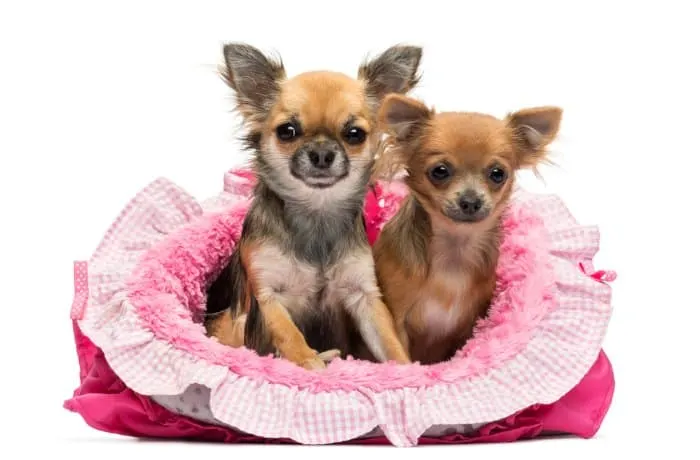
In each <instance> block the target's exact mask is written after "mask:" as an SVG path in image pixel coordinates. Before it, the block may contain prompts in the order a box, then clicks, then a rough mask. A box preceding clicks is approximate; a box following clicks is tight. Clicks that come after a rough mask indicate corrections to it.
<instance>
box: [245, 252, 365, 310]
mask: <svg viewBox="0 0 700 460" xmlns="http://www.w3.org/2000/svg"><path fill="white" fill-rule="evenodd" d="M252 268H253V272H254V276H255V277H256V278H255V279H256V284H257V286H258V289H259V295H261V296H272V297H273V298H275V300H278V301H279V302H280V303H281V304H282V305H283V306H284V307H285V308H287V309H288V310H290V311H294V310H297V309H306V308H309V307H311V308H337V307H345V308H347V309H357V308H361V306H362V305H363V304H365V303H366V302H363V300H364V299H365V298H366V297H367V295H369V294H372V293H374V292H375V291H376V290H377V288H376V284H377V283H376V279H375V273H374V265H373V261H372V256H371V254H370V253H369V252H368V251H367V252H357V253H353V254H349V255H348V256H347V257H345V258H343V259H342V260H341V261H339V262H338V263H337V264H335V265H334V266H332V267H330V268H327V269H325V270H322V269H321V268H320V267H317V266H315V265H312V264H308V263H305V262H303V261H300V260H297V259H295V258H293V257H290V256H289V255H288V254H283V253H282V252H281V251H280V250H279V249H277V248H275V247H272V246H269V247H263V248H261V249H259V250H258V251H256V252H255V254H254V256H253V260H252ZM319 293H320V294H321V295H320V296H319Z"/></svg>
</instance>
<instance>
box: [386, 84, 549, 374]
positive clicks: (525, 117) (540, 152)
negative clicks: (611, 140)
mask: <svg viewBox="0 0 700 460" xmlns="http://www.w3.org/2000/svg"><path fill="white" fill-rule="evenodd" d="M561 114H562V111H561V109H559V108H557V107H537V108H530V109H525V110H521V111H518V112H515V113H512V114H509V115H508V116H506V117H505V119H499V118H495V117H492V116H490V115H486V114H480V113H460V112H456V113H455V112H444V113H436V112H435V111H434V109H429V108H428V107H427V106H425V105H424V104H423V103H422V102H420V101H418V100H415V99H412V98H408V97H406V96H404V95H390V96H388V97H387V98H385V100H384V103H383V104H382V106H381V108H380V112H379V121H380V124H381V125H382V126H383V127H384V128H383V129H386V130H387V132H388V133H389V136H388V140H387V143H386V148H385V150H384V152H383V154H382V155H380V156H379V158H378V159H377V163H376V171H375V172H376V174H378V175H383V174H388V175H389V176H390V177H391V176H393V175H394V174H395V173H396V172H397V171H399V170H400V169H403V173H404V175H405V183H406V185H407V187H408V189H409V190H410V194H409V195H408V197H407V198H406V199H405V201H404V203H402V206H401V208H400V210H399V211H398V212H397V214H396V215H395V216H394V217H393V218H392V219H391V220H390V221H389V222H387V224H386V225H385V226H384V228H383V229H382V232H381V234H380V236H379V237H378V240H377V242H376V243H375V245H374V247H373V252H374V257H375V264H376V269H377V277H378V280H379V286H380V289H381V290H382V292H383V295H384V299H385V302H386V304H387V306H388V307H389V309H390V310H391V312H392V316H393V317H394V321H395V326H396V329H397V333H398V335H399V339H400V340H401V342H402V344H403V345H404V347H405V348H406V349H407V350H408V351H409V356H410V358H411V360H413V361H418V362H420V363H423V364H431V363H436V362H441V361H445V360H448V359H450V358H451V357H453V356H454V354H455V353H456V352H457V351H458V350H459V349H460V348H462V347H463V346H464V344H465V343H466V341H467V340H468V339H469V338H470V337H471V336H472V334H473V329H474V326H475V323H476V322H477V321H478V319H479V318H483V317H484V316H485V315H487V314H488V310H489V306H490V304H491V299H492V295H493V292H494V289H495V284H496V264H497V261H498V255H499V245H500V226H499V223H500V217H501V215H502V211H503V209H504V207H505V206H506V205H507V203H508V201H509V197H510V196H511V193H512V190H513V184H514V180H515V173H516V171H517V170H519V169H521V168H526V167H535V166H537V165H538V164H539V163H540V162H541V161H543V160H545V158H546V153H547V152H546V149H547V146H548V144H550V143H551V142H552V141H553V140H554V138H555V137H556V135H557V132H558V130H559V124H560V119H561Z"/></svg>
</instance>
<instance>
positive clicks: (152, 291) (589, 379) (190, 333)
mask: <svg viewBox="0 0 700 460" xmlns="http://www.w3.org/2000/svg"><path fill="white" fill-rule="evenodd" d="M254 181H255V178H254V177H253V175H252V173H251V172H250V171H249V170H247V169H237V170H233V171H230V172H229V173H228V174H226V176H225V180H224V190H223V191H222V193H221V194H219V195H217V196H215V197H212V198H211V199H209V200H205V201H203V202H201V203H200V202H197V201H196V200H195V199H194V198H193V197H191V196H190V195H188V194H187V193H186V192H184V191H183V190H182V189H180V188H179V187H177V186H175V185H174V184H172V183H170V182H169V181H167V180H165V179H159V180H157V181H155V182H153V183H152V184H150V185H149V186H148V187H146V188H145V189H144V190H143V191H142V192H141V193H139V194H138V195H137V196H136V197H135V198H134V199H133V200H132V201H131V202H130V203H129V204H128V205H127V206H126V207H125V209H124V210H123V211H122V213H121V214H120V215H119V217H118V218H117V220H116V221H115V223H114V224H113V225H112V227H111V228H110V230H109V231H108V232H107V234H106V235H105V237H104V239H103V241H102V243H101V244H100V246H99V247H98V248H97V250H96V251H95V253H94V254H93V256H92V257H91V258H90V260H88V261H84V262H77V263H76V264H75V268H74V270H75V290H76V293H75V299H74V303H73V305H72V308H71V319H72V320H73V323H74V330H75V334H76V344H77V348H78V355H79V361H80V364H81V385H80V387H79V388H78V389H77V390H76V394H75V395H74V397H73V398H71V399H70V400H68V401H67V402H66V407H67V408H69V409H70V410H74V411H76V412H79V413H80V414H81V415H82V416H83V417H84V418H85V420H86V421H87V422H88V423H89V424H90V425H91V426H94V427H96V428H98V429H102V430H105V431H110V432H118V433H122V434H130V435H136V436H150V435H152V433H154V432H157V433H159V434H157V435H158V436H161V437H177V438H181V437H187V438H201V439H204V438H208V439H212V438H214V439H217V440H222V441H236V442H245V441H253V440H254V441H262V440H276V441H278V442H283V441H285V440H286V442H297V443H304V444H333V443H346V442H362V443H367V442H389V443H391V444H393V445H396V446H412V445H417V444H419V443H421V442H463V443H467V442H479V441H499V440H500V441H503V440H515V439H522V438H527V437H533V436H539V435H542V434H545V433H548V432H563V433H570V434H576V435H579V436H583V437H589V436H592V435H594V434H595V432H596V431H597V429H598V427H599V426H600V423H602V420H603V417H604V415H605V413H606V412H607V408H608V406H609V404H610V400H611V397H612V392H613V388H614V379H613V374H612V369H611V366H610V363H609V361H608V360H607V357H606V356H605V354H604V353H603V352H602V350H601V344H602V340H603V338H604V336H605V332H606V328H607V324H608V321H609V318H610V315H611V313H612V308H611V303H610V299H611V291H610V287H609V284H608V283H609V282H610V281H612V280H613V279H614V277H615V274H614V272H606V271H600V270H599V271H595V270H594V269H593V262H592V260H593V257H594V255H595V253H596V252H597V250H598V238H599V235H598V232H597V229H596V228H595V227H593V226H582V225H580V224H578V222H577V221H576V220H575V219H574V218H573V216H572V215H571V214H570V213H569V211H568V210H567V209H566V207H565V206H564V205H563V203H562V202H561V200H559V199H558V198H557V197H554V196H549V195H533V194H529V193H526V192H524V191H518V193H517V194H516V199H515V201H514V203H513V205H512V206H511V207H510V208H509V209H508V210H507V212H506V216H505V227H504V232H505V235H506V237H505V239H504V242H503V245H502V256H501V261H500V262H499V266H498V278H499V283H498V287H497V292H496V296H495V298H494V302H493V305H492V308H491V313H490V315H489V317H488V318H487V319H485V320H484V321H482V322H481V323H480V324H479V325H478V327H477V333H476V335H475V338H474V339H473V340H471V341H469V342H468V343H467V344H465V346H464V348H463V349H462V350H461V351H460V352H459V353H458V354H457V355H456V356H455V357H454V358H453V359H452V360H450V361H449V362H446V363H441V364H436V365H431V366H421V365H418V364H415V365H409V366H398V365H395V364H392V363H383V364H377V363H367V362H363V361H357V360H352V359H350V360H337V361H334V362H333V363H331V365H330V366H329V368H328V369H327V370H326V371H324V372H322V373H314V372H309V371H306V370H304V369H301V368H299V367H297V366H294V365H292V364H291V363H288V362H286V361H284V360H281V359H276V358H273V357H261V356H258V355H256V354H255V353H253V352H252V351H250V350H246V349H232V348H230V347H225V346H223V345H221V344H218V343H217V342H216V341H215V340H213V339H210V338H207V337H206V336H205V335H204V331H203V328H202V325H201V315H202V312H203V308H204V301H205V297H204V296H205V293H206V287H207V286H208V284H209V283H210V282H211V281H212V279H213V277H214V276H215V275H216V274H217V273H218V271H219V270H220V269H221V267H223V264H224V263H225V261H226V259H227V257H228V256H229V255H230V253H231V251H232V249H233V247H234V245H235V243H236V241H237V238H238V236H239V235H240V227H241V224H242V221H243V219H244V217H245V213H246V211H247V208H248V205H249V203H250V201H249V200H250V191H251V188H252V186H253V185H254ZM405 194H406V190H405V189H404V188H403V187H402V185H401V184H400V183H393V184H379V185H378V186H377V187H376V188H375V189H374V190H373V191H371V192H370V193H368V195H367V201H366V206H365V216H366V221H367V227H368V228H367V229H368V234H369V237H370V242H373V241H374V239H375V238H376V236H377V234H378V233H379V232H380V231H381V228H382V226H383V224H384V223H385V222H386V221H387V220H388V219H389V218H390V217H391V216H392V215H393V213H395V212H396V210H397V209H398V206H399V205H400V203H401V200H402V199H403V197H404V196H405ZM115 385H116V388H119V389H120V391H119V392H117V393H114V392H112V390H110V389H113V388H115ZM115 398H119V400H120V404H117V405H111V406H108V405H107V401H115ZM573 401H575V402H576V404H573V405H572V402H573ZM120 410H121V411H123V413H122V412H120ZM572 416H575V420H574V419H572ZM156 419H157V420H158V422H157V424H158V425H159V426H158V428H157V429H156V428H154V427H152V426H150V425H149V423H148V422H146V420H152V421H154V420H156ZM166 421H167V423H166ZM132 422H133V423H132ZM154 423H155V422H154ZM166 426H167V427H168V428H167V429H166V428H165V427H166ZM149 433H151V434H149Z"/></svg>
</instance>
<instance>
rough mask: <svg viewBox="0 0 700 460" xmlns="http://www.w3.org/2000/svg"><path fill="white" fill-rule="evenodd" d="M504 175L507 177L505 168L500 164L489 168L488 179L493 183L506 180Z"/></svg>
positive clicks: (500, 182)
mask: <svg viewBox="0 0 700 460" xmlns="http://www.w3.org/2000/svg"><path fill="white" fill-rule="evenodd" d="M506 177H508V175H507V174H506V171H505V169H503V168H501V167H500V166H494V167H493V168H491V169H490V170H489V180H490V181H491V182H493V183H494V184H502V183H503V182H504V181H505V180H506Z"/></svg>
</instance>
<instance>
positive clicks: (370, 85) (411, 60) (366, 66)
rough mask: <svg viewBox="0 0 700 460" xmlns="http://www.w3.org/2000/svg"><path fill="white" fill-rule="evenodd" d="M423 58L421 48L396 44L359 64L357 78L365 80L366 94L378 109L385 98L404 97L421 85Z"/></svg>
mask: <svg viewBox="0 0 700 460" xmlns="http://www.w3.org/2000/svg"><path fill="white" fill-rule="evenodd" d="M422 56H423V49H422V48H420V47H416V46H402V45H396V46H392V47H391V48H389V49H387V50H386V51H384V52H383V53H382V54H380V55H379V56H377V57H376V58H374V59H372V60H370V61H368V62H365V63H363V64H362V65H360V68H359V69H358V72H357V74H358V78H359V79H361V80H364V81H365V84H366V87H367V95H368V96H369V97H370V98H371V99H372V100H373V102H374V105H375V107H378V106H379V104H380V103H381V101H382V99H383V98H384V97H385V96H386V95H388V94H390V93H399V94H405V93H407V92H408V91H410V90H412V89H413V88H414V87H415V86H416V85H417V84H418V82H419V81H420V76H419V75H418V67H419V66H420V62H421V59H422Z"/></svg>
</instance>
